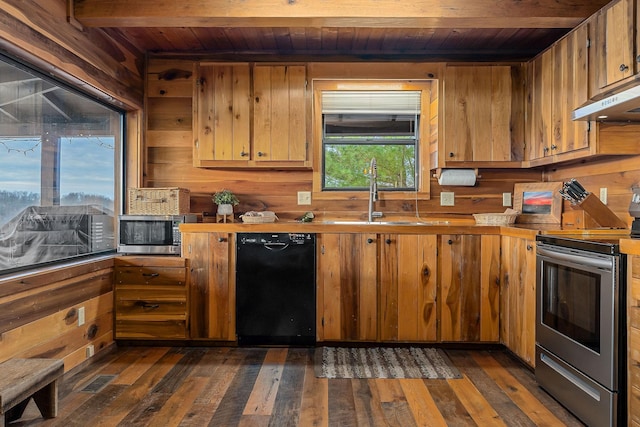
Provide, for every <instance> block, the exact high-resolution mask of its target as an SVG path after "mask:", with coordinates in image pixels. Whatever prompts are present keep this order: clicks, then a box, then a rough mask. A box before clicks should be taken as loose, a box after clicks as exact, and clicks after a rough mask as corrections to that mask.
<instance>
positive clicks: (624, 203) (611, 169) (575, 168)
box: [544, 136, 640, 224]
mask: <svg viewBox="0 0 640 427" xmlns="http://www.w3.org/2000/svg"><path fill="white" fill-rule="evenodd" d="M635 139H636V140H637V143H638V144H640V137H638V136H636V137H635ZM544 178H545V180H546V181H567V180H569V179H571V178H575V179H577V180H578V181H579V182H580V183H581V184H582V185H583V186H584V187H585V189H586V190H587V191H589V192H591V193H593V194H595V195H596V196H598V197H599V196H600V188H606V189H607V194H608V197H607V199H608V202H607V205H608V206H609V208H610V209H611V210H612V211H613V212H614V213H615V214H616V215H618V217H620V219H622V220H623V221H626V222H627V223H628V224H631V220H632V219H633V218H631V217H630V216H629V212H628V210H629V204H630V202H631V196H632V194H633V192H632V190H631V189H632V188H633V187H637V186H640V156H617V157H612V158H603V159H598V160H591V161H585V162H581V163H576V164H572V165H565V166H562V165H560V166H556V167H554V168H550V169H549V170H548V171H547V172H545V176H544ZM563 209H564V210H565V211H567V210H571V209H572V208H571V205H570V204H569V202H566V201H565V202H564V206H563Z"/></svg>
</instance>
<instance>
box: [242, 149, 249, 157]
mask: <svg viewBox="0 0 640 427" xmlns="http://www.w3.org/2000/svg"><path fill="white" fill-rule="evenodd" d="M248 155H249V153H247V152H246V151H244V150H242V151H241V152H240V157H247V156H248Z"/></svg>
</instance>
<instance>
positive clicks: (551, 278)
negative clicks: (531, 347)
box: [535, 235, 626, 426]
mask: <svg viewBox="0 0 640 427" xmlns="http://www.w3.org/2000/svg"><path fill="white" fill-rule="evenodd" d="M537 241H538V243H537V262H536V274H537V288H536V293H537V295H536V297H537V298H536V299H537V306H536V368H535V372H536V379H537V381H538V383H539V384H540V386H542V388H544V389H545V390H547V392H549V393H550V394H551V395H552V396H554V397H555V398H556V399H557V400H558V401H559V402H560V403H562V404H563V405H564V406H566V407H567V408H568V409H569V410H570V411H571V412H573V413H574V414H575V415H576V416H577V417H578V418H580V419H581V420H582V421H583V422H585V423H586V424H587V425H590V426H617V425H625V419H626V409H625V408H626V405H625V389H626V375H625V372H624V371H625V369H624V368H625V365H626V332H625V331H626V328H625V324H626V323H625V313H626V310H625V303H624V302H625V291H626V286H625V264H626V263H625V258H624V255H622V254H620V252H619V248H618V239H616V238H610V239H602V238H598V239H591V240H582V239H580V240H578V239H570V238H566V237H558V236H546V235H543V236H538V238H537Z"/></svg>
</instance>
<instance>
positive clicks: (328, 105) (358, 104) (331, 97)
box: [322, 90, 420, 115]
mask: <svg viewBox="0 0 640 427" xmlns="http://www.w3.org/2000/svg"><path fill="white" fill-rule="evenodd" d="M322 113H323V114H376V113H386V114H411V115H419V114H420V91H417V90H416V91H409V90H402V91H400V90H393V91H343V90H340V91H338V90H335V91H332V90H329V91H323V92H322Z"/></svg>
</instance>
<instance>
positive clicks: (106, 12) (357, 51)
mask: <svg viewBox="0 0 640 427" xmlns="http://www.w3.org/2000/svg"><path fill="white" fill-rule="evenodd" d="M69 1H70V2H72V3H73V4H72V5H71V8H70V11H71V12H72V14H73V15H74V18H73V19H75V20H76V21H77V22H79V23H80V24H81V25H83V26H85V27H95V28H103V29H104V30H105V31H107V32H108V33H109V34H110V35H111V36H112V37H114V38H117V39H119V40H121V41H123V42H126V43H129V44H131V45H133V46H135V48H137V49H138V50H139V51H140V52H142V53H151V54H189V55H207V56H212V55H213V56H216V57H219V58H225V57H226V58H236V59H245V60H260V59H261V58H264V59H270V60H277V59H278V58H279V57H282V58H285V57H286V58H289V59H290V58H291V57H297V58H299V59H301V60H314V61H322V60H367V59H371V60H420V61H522V60H528V59H530V58H532V57H533V56H535V55H536V54H538V53H539V52H541V51H542V50H544V49H545V48H547V47H548V46H549V45H550V44H552V43H553V42H554V41H556V40H558V39H559V38H561V37H562V35H564V34H565V33H567V32H568V31H569V30H570V29H571V28H574V27H575V26H576V25H578V24H579V23H580V22H582V21H583V20H584V19H585V18H587V17H589V16H590V15H592V14H593V13H595V12H596V11H597V10H598V9H600V8H601V7H603V6H604V5H606V4H607V3H608V1H607V0H471V1H470V0H414V1H408V2H405V1H398V0H337V1H334V0H180V1H158V0H136V1H131V0H69Z"/></svg>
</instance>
